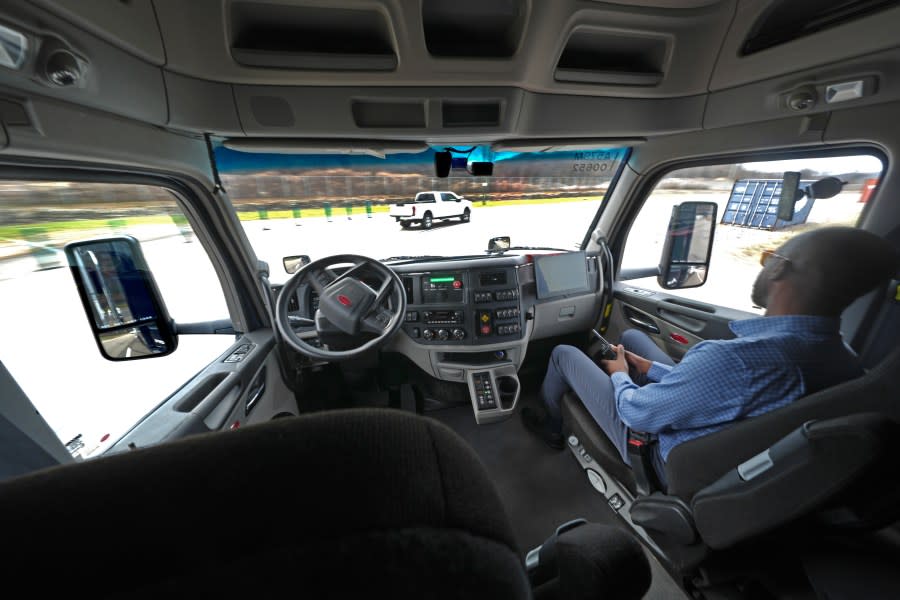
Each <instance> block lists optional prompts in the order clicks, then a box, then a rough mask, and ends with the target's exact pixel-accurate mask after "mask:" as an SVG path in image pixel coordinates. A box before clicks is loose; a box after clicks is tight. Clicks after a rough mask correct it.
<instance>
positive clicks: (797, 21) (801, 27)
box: [741, 0, 897, 56]
mask: <svg viewBox="0 0 900 600" xmlns="http://www.w3.org/2000/svg"><path fill="white" fill-rule="evenodd" d="M813 5H814V6H813ZM896 5H897V2H896V0H816V2H814V3H811V2H797V1H796V0H778V1H776V2H773V3H772V4H771V5H769V7H768V8H767V9H766V10H765V11H764V12H763V13H762V14H761V15H760V17H759V19H757V21H756V23H754V24H753V27H751V28H750V32H749V33H748V34H747V39H746V40H745V41H744V45H743V46H742V47H741V56H748V55H750V54H755V53H757V52H760V51H762V50H766V49H768V48H772V47H775V46H780V45H781V44H786V43H788V42H792V41H794V40H796V39H799V38H802V37H805V36H808V35H812V34H814V33H818V32H819V31H824V30H826V29H831V28H832V27H838V26H839V25H843V24H844V23H848V22H850V21H853V20H855V19H859V18H862V17H866V16H869V15H871V14H874V13H877V12H879V11H882V10H884V9H886V8H890V7H893V6H896Z"/></svg>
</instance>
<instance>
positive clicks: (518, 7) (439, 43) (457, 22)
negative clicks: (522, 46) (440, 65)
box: [422, 0, 526, 58]
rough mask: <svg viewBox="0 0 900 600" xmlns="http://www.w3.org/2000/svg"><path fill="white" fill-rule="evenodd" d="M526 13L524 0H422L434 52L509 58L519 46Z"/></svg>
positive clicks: (429, 44) (428, 40) (429, 43)
mask: <svg viewBox="0 0 900 600" xmlns="http://www.w3.org/2000/svg"><path fill="white" fill-rule="evenodd" d="M525 17H526V10H525V0H453V1H452V2H448V1H447V0H422V26H423V28H424V30H425V31H424V33H425V45H426V47H427V48H428V52H429V53H430V54H431V55H432V56H439V57H447V58H454V57H455V58H509V57H510V56H512V55H513V54H515V53H516V50H517V49H518V47H519V41H520V39H521V37H522V31H523V28H524V26H525Z"/></svg>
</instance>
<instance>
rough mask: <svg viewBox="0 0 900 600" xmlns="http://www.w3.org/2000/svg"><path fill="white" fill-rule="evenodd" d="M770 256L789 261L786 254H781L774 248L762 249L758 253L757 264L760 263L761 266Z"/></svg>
mask: <svg viewBox="0 0 900 600" xmlns="http://www.w3.org/2000/svg"><path fill="white" fill-rule="evenodd" d="M770 258H780V259H781V260H786V261H787V262H791V259H789V258H788V257H787V256H782V255H780V254H778V253H777V252H775V251H774V250H763V251H762V253H761V254H760V255H759V264H761V265H762V266H766V263H767V262H769V259H770Z"/></svg>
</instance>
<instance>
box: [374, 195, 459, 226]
mask: <svg viewBox="0 0 900 600" xmlns="http://www.w3.org/2000/svg"><path fill="white" fill-rule="evenodd" d="M388 214H390V216H392V217H394V219H395V220H396V221H397V222H398V223H400V226H401V227H403V228H404V229H406V228H407V227H409V226H410V225H412V224H413V223H421V224H422V227H423V228H424V229H431V226H432V224H433V223H434V221H437V220H441V221H443V220H445V219H455V218H459V220H460V221H462V222H463V223H468V222H469V219H470V218H471V215H472V201H471V200H466V199H465V198H463V197H461V196H457V195H456V194H454V193H453V192H435V191H432V192H419V193H418V194H416V197H415V198H414V199H413V201H412V202H400V203H398V204H392V205H391V209H390V212H389V213H388Z"/></svg>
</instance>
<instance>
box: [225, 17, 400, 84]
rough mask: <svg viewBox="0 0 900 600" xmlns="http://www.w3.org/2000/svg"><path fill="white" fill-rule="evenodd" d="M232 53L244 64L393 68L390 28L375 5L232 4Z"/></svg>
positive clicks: (368, 69) (323, 67)
mask: <svg viewBox="0 0 900 600" xmlns="http://www.w3.org/2000/svg"><path fill="white" fill-rule="evenodd" d="M230 22H231V55H232V57H233V58H234V60H235V61H236V62H237V63H239V64H241V65H244V66H250V67H261V68H273V69H300V70H304V69H306V70H329V71H393V70H394V69H396V68H397V54H396V52H395V50H394V43H393V41H392V36H391V31H390V27H389V26H388V22H387V20H386V19H385V17H384V15H383V14H382V13H381V12H379V11H377V10H367V9H350V8H330V7H329V8H325V7H315V6H293V5H285V4H267V3H262V2H234V3H232V4H231V21H230Z"/></svg>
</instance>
